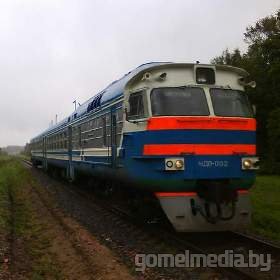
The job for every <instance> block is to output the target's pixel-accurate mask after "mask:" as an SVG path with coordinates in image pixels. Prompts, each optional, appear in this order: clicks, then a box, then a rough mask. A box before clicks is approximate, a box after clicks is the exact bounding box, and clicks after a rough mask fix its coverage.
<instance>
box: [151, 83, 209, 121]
mask: <svg viewBox="0 0 280 280" xmlns="http://www.w3.org/2000/svg"><path fill="white" fill-rule="evenodd" d="M151 105H152V112H153V115H154V116H208V115H209V109H208V105H207V100H206V97H205V93H204V91H203V89H202V88H197V87H176V88H175V87H169V88H155V89H153V90H152V93H151Z"/></svg>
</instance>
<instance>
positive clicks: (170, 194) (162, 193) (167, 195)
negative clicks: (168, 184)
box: [155, 192, 197, 197]
mask: <svg viewBox="0 0 280 280" xmlns="http://www.w3.org/2000/svg"><path fill="white" fill-rule="evenodd" d="M155 195H156V196H157V197H174V196H196V195H197V194H196V192H156V193H155Z"/></svg>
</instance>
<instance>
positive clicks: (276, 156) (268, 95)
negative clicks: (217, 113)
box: [211, 10, 280, 174]
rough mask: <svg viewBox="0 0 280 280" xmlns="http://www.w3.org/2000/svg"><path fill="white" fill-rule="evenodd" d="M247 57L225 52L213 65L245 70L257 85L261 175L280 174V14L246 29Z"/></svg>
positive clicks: (253, 96)
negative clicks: (262, 173) (225, 65)
mask: <svg viewBox="0 0 280 280" xmlns="http://www.w3.org/2000/svg"><path fill="white" fill-rule="evenodd" d="M244 40H245V42H246V43H247V45H248V49H247V51H246V52H245V53H241V52H240V50H239V49H238V48H237V49H235V50H233V51H229V50H228V49H226V50H225V51H224V52H223V53H222V54H221V55H220V56H218V57H215V58H214V59H213V60H212V61H211V63H214V64H228V65H233V66H237V67H241V68H244V69H245V70H247V71H248V72H249V73H250V77H251V79H252V80H254V81H256V83H257V87H256V88H254V89H253V88H248V90H247V92H248V96H249V99H250V101H251V103H252V104H254V105H256V108H257V112H256V119H257V150H258V154H259V155H260V157H261V161H262V168H261V169H262V171H263V172H265V173H276V174H280V10H278V11H277V12H276V13H275V14H274V15H270V16H267V17H265V18H262V19H260V20H258V21H257V22H256V23H255V24H254V25H252V26H249V27H247V28H246V32H245V33H244Z"/></svg>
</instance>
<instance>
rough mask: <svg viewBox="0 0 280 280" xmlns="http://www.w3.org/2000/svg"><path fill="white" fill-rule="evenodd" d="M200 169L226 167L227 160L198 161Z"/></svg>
mask: <svg viewBox="0 0 280 280" xmlns="http://www.w3.org/2000/svg"><path fill="white" fill-rule="evenodd" d="M198 165H199V166H200V167H205V168H211V167H224V168H226V167H228V165H229V162H228V161H227V160H200V161H198Z"/></svg>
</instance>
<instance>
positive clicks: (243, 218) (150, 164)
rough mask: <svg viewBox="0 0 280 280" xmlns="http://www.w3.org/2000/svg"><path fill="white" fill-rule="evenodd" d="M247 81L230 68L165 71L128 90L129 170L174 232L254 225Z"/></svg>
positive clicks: (152, 71) (254, 162) (150, 72)
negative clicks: (251, 203)
mask: <svg viewBox="0 0 280 280" xmlns="http://www.w3.org/2000/svg"><path fill="white" fill-rule="evenodd" d="M247 75H248V74H247V72H245V71H244V70H242V69H239V68H234V67H229V66H213V65H201V64H166V65H160V66H154V67H151V68H149V69H146V70H145V71H142V72H140V73H139V74H138V75H137V76H136V77H135V78H134V79H132V80H131V81H130V82H129V83H128V85H127V87H126V93H125V107H126V122H125V125H124V136H123V146H122V151H121V152H122V155H121V156H123V158H124V165H125V169H126V170H127V173H128V176H129V177H130V178H131V179H133V180H134V182H136V183H137V185H138V186H139V187H141V188H143V189H146V190H148V191H152V192H153V193H154V194H155V195H156V197H157V198H158V199H159V201H160V204H161V206H162V208H163V210H164V212H165V214H166V215H167V217H168V219H169V221H170V222H171V223H172V225H173V226H174V228H175V229H176V230H177V231H222V230H236V229H240V228H242V227H245V226H246V225H248V224H249V223H250V218H251V207H250V200H249V193H248V190H249V189H250V188H251V187H252V186H253V184H254V180H255V172H256V169H258V158H257V157H256V121H255V119H254V117H253V111H252V107H251V106H250V104H249V101H248V98H247V96H246V94H245V92H244V87H245V86H246V85H247V86H253V85H254V84H253V83H252V82H251V83H248V82H247V81H246V79H247V78H246V76H247Z"/></svg>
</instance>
